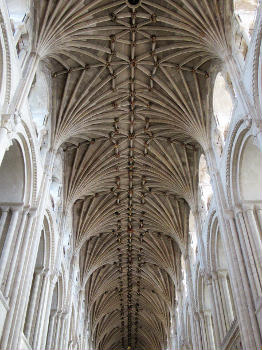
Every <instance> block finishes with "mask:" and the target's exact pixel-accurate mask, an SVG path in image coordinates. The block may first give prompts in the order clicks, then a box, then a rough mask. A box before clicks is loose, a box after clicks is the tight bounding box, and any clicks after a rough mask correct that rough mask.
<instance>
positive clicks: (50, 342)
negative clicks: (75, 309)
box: [46, 310, 57, 350]
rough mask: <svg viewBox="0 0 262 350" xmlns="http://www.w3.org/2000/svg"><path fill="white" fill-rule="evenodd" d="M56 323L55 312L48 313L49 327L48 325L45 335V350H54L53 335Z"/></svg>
mask: <svg viewBox="0 0 262 350" xmlns="http://www.w3.org/2000/svg"><path fill="white" fill-rule="evenodd" d="M56 321H57V311H56V310H52V311H51V312H50V317H49V325H48V335H47V341H46V350H50V349H52V350H53V349H55V346H54V340H55V339H54V338H55V337H54V335H55V329H56V327H55V326H56Z"/></svg>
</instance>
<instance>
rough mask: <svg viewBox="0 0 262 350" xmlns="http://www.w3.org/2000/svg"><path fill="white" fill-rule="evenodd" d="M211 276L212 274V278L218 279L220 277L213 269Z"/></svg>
mask: <svg viewBox="0 0 262 350" xmlns="http://www.w3.org/2000/svg"><path fill="white" fill-rule="evenodd" d="M211 276H212V279H213V280H214V281H216V280H217V279H218V275H217V271H215V270H213V271H211Z"/></svg>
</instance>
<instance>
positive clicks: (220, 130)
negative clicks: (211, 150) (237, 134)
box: [213, 72, 233, 154]
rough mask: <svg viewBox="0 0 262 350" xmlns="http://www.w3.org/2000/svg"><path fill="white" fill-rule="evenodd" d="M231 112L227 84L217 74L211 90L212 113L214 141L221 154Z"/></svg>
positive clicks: (231, 103) (231, 105)
mask: <svg viewBox="0 0 262 350" xmlns="http://www.w3.org/2000/svg"><path fill="white" fill-rule="evenodd" d="M232 111H233V101H232V96H231V94H230V92H229V87H228V82H226V80H225V78H224V76H223V75H222V73H221V72H219V73H218V74H217V76H216V80H215V84H214V89H213V112H214V117H215V127H214V129H215V130H214V134H215V135H214V136H215V137H214V139H215V144H216V148H217V150H218V151H219V153H220V154H221V153H222V151H223V147H224V144H225V140H226V137H227V133H228V127H229V124H230V121H231V116H232Z"/></svg>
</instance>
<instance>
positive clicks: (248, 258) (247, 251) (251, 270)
mask: <svg viewBox="0 0 262 350" xmlns="http://www.w3.org/2000/svg"><path fill="white" fill-rule="evenodd" d="M235 216H236V219H237V220H236V221H237V223H238V229H239V240H240V246H241V251H242V255H243V257H244V262H245V269H246V271H247V275H248V280H249V282H250V285H251V292H252V296H253V300H254V303H255V300H256V299H257V296H258V294H259V290H261V288H260V283H259V278H258V275H257V269H256V266H255V262H254V257H253V252H252V249H251V247H250V240H249V238H248V236H249V234H248V231H247V227H246V224H245V220H244V217H243V212H242V210H241V208H239V207H237V208H236V214H235Z"/></svg>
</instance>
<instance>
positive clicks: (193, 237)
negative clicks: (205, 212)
mask: <svg viewBox="0 0 262 350" xmlns="http://www.w3.org/2000/svg"><path fill="white" fill-rule="evenodd" d="M189 236H190V255H191V259H192V262H193V263H194V262H195V261H196V255H197V252H198V243H197V234H196V225H195V218H194V215H193V214H192V211H190V214H189Z"/></svg>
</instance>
